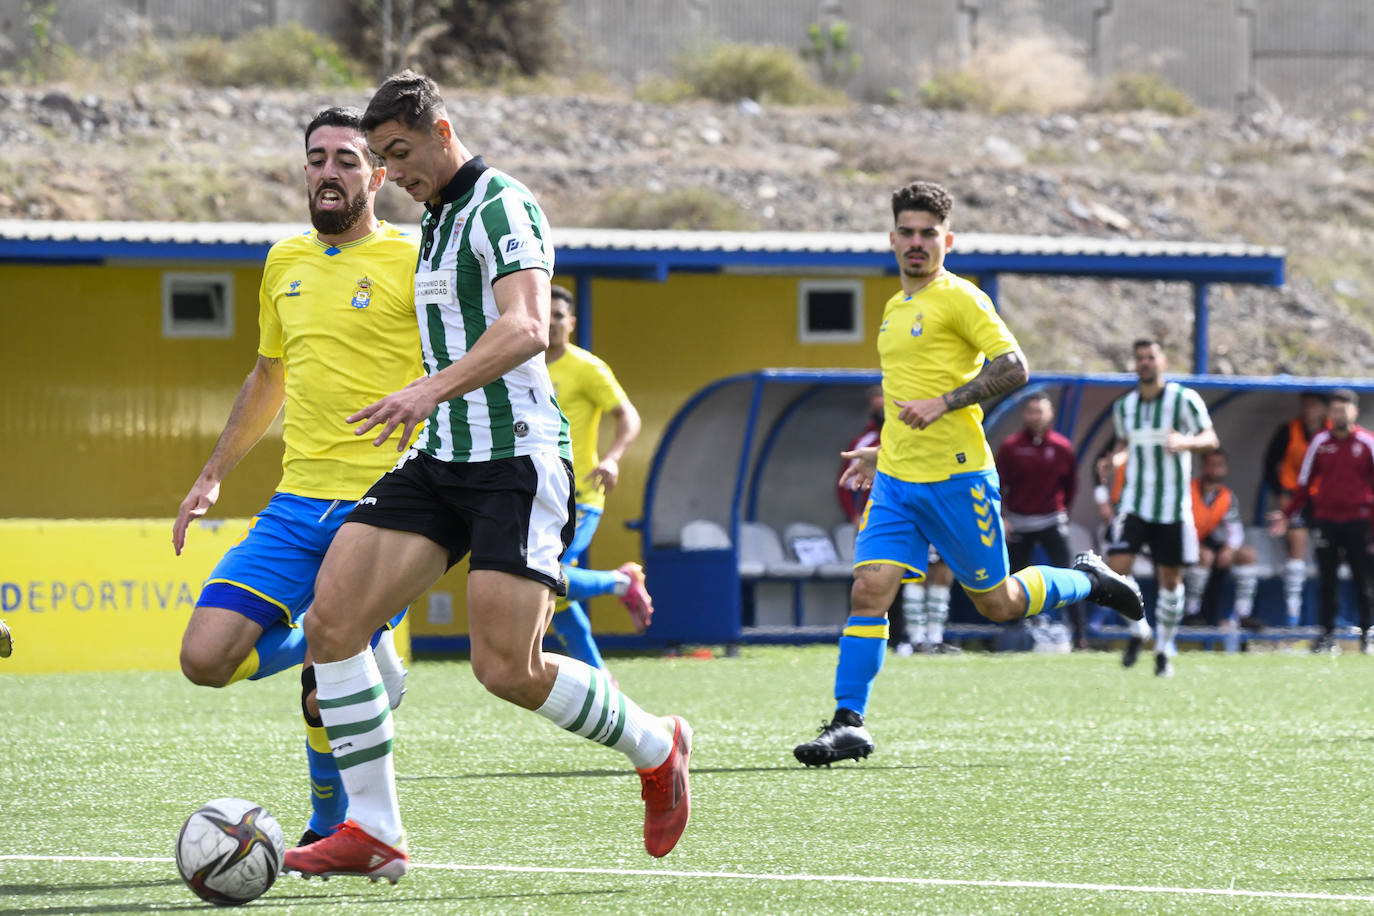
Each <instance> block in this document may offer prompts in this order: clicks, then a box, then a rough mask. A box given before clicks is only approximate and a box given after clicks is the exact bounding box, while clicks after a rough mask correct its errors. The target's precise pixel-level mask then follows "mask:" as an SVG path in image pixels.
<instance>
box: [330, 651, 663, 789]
mask: <svg viewBox="0 0 1374 916" xmlns="http://www.w3.org/2000/svg"><path fill="white" fill-rule="evenodd" d="M551 660H552V661H554V662H555V664H557V665H558V677H557V679H556V680H554V682H553V690H551V691H549V698H548V699H547V700H545V701H544V705H543V706H540V707H539V708H538V709H536V710H535V712H537V713H539V714H540V715H541V716H543V717H544V718H546V719H548V720H549V721H551V722H552V723H553V724H554V725H557V726H558V727H559V728H561V729H564V730H566V731H570V732H572V733H573V734H574V735H581V736H582V737H583V738H590V739H591V740H592V741H595V742H597V743H598V744H604V745H606V746H607V747H610V748H615V749H616V750H617V751H620V752H621V753H622V754H624V755H625V756H626V757H629V758H630V762H631V763H633V764H634V767H635V769H636V770H651V769H653V768H654V767H656V766H658V765H659V764H660V763H662V762H663V761H665V760H667V759H668V754H669V753H671V752H672V750H673V734H672V732H670V731H669V730H668V727H667V726H666V725H664V724H663V720H662V719H660V718H659V717H658V716H651V715H649V714H648V713H647V712H645V711H644V710H642V709H640V708H639V706H638V705H637V704H636V703H635V701H634V700H631V699H630V698H629V697H627V696H625V694H623V693H621V692H620V688H618V687H616V686H615V685H614V684H612V683H611V678H610V675H609V674H607V673H606V672H605V671H602V670H599V669H596V668H593V667H592V666H590V665H588V664H586V663H585V662H580V661H578V660H577V659H575V658H568V657H567V656H562V655H560V656H558V657H557V658H556V659H551ZM348 790H349V794H350V795H351V794H352V792H353V787H352V786H351V785H350V786H349V787H348Z"/></svg>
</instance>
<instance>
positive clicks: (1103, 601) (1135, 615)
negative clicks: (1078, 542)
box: [1073, 550, 1145, 620]
mask: <svg viewBox="0 0 1374 916" xmlns="http://www.w3.org/2000/svg"><path fill="white" fill-rule="evenodd" d="M1073 568H1074V569H1076V570H1078V571H1079V572H1081V573H1083V575H1085V576H1087V577H1088V580H1089V581H1091V582H1092V586H1093V590H1092V591H1091V592H1089V593H1088V600H1089V601H1095V602H1096V603H1098V604H1100V605H1102V606H1103V607H1105V608H1111V609H1112V610H1114V611H1116V612H1117V613H1118V614H1120V615H1121V616H1122V617H1125V618H1126V619H1127V620H1140V619H1141V618H1142V617H1144V616H1145V600H1144V599H1143V598H1141V596H1140V586H1139V585H1136V584H1135V580H1133V579H1129V578H1127V577H1126V576H1123V575H1121V574H1120V573H1118V572H1113V571H1112V569H1111V567H1109V566H1108V565H1107V564H1106V563H1104V562H1102V558H1101V557H1099V556H1098V555H1097V554H1096V553H1094V552H1093V551H1091V550H1085V551H1083V552H1082V553H1080V554H1079V555H1078V556H1076V557H1074V558H1073Z"/></svg>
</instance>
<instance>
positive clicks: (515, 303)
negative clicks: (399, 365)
mask: <svg viewBox="0 0 1374 916" xmlns="http://www.w3.org/2000/svg"><path fill="white" fill-rule="evenodd" d="M491 291H492V294H493V295H494V296H495V298H496V310H497V311H498V312H500V317H499V318H497V319H496V320H495V321H493V322H492V323H491V324H490V325H488V326H487V329H486V330H485V331H483V332H482V336H480V337H478V338H477V342H476V343H474V344H473V345H472V348H471V349H470V350H468V352H467V353H465V354H463V356H462V357H461V358H460V359H458V361H457V362H455V363H453V364H452V365H450V366H448V367H447V368H445V369H443V370H441V371H439V372H436V373H435V374H434V375H431V376H427V377H425V378H422V379H417V380H416V381H413V382H411V383H410V384H409V385H407V386H406V387H404V388H402V389H401V390H400V391H397V392H395V393H393V394H389V395H387V396H386V397H384V398H382V399H381V400H380V401H376V402H374V403H372V404H369V405H367V406H366V407H364V408H363V409H362V410H360V411H358V412H357V413H355V414H352V415H350V416H349V417H347V418H346V422H349V423H358V422H361V423H362V425H361V426H359V427H358V428H357V429H355V430H354V431H353V432H354V433H355V434H356V435H359V436H361V435H364V434H365V433H367V432H369V431H370V430H372V429H374V428H376V427H378V426H380V427H382V431H381V432H380V433H378V434H377V436H376V438H374V439H373V440H372V444H373V445H381V444H382V443H383V442H385V441H386V440H387V439H389V438H391V434H392V433H393V432H395V431H396V429H397V427H400V428H401V429H402V435H401V440H400V441H399V442H398V443H397V444H396V451H398V452H403V451H405V450H406V449H407V448H408V447H409V446H410V442H411V439H412V438H413V436H414V433H415V430H417V429H418V428H419V427H420V424H422V423H424V422H425V420H426V419H427V418H428V417H429V415H430V414H431V413H433V412H434V408H435V407H436V406H438V405H439V404H440V403H441V402H443V401H450V400H452V399H454V398H457V397H462V396H463V395H465V394H467V393H468V392H469V391H474V390H476V389H478V388H481V387H482V386H483V385H486V384H488V383H490V382H494V381H496V380H497V379H498V378H500V377H501V376H503V375H505V374H506V373H507V372H509V371H511V370H512V369H514V368H515V367H516V366H519V365H520V364H521V363H523V362H525V361H526V360H528V359H530V358H531V357H533V356H537V355H538V354H540V353H543V352H544V351H545V350H547V349H548V347H549V275H548V274H547V273H545V272H544V271H542V270H537V269H528V270H519V271H516V272H515V273H509V274H506V275H505V276H504V277H501V278H500V279H499V280H497V281H496V282H495V283H493V284H492V286H491Z"/></svg>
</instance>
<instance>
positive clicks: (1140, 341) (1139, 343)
mask: <svg viewBox="0 0 1374 916" xmlns="http://www.w3.org/2000/svg"><path fill="white" fill-rule="evenodd" d="M1141 347H1159V349H1161V350H1163V349H1164V345H1163V344H1162V343H1160V342H1159V341H1157V340H1155V339H1154V338H1153V337H1137V338H1136V339H1135V340H1133V341H1132V342H1131V352H1132V353H1134V352H1135V351H1136V350H1139V349H1140V348H1141Z"/></svg>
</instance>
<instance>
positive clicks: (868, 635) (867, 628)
mask: <svg viewBox="0 0 1374 916" xmlns="http://www.w3.org/2000/svg"><path fill="white" fill-rule="evenodd" d="M886 657H887V618H886V617H857V616H855V617H850V618H849V620H847V621H846V622H845V625H844V632H843V633H841V635H840V660H839V663H838V664H836V666H835V705H836V706H841V707H843V708H845V709H852V710H854V711H855V712H857V713H858V714H859V715H861V716H862V715H863V714H864V711H865V710H867V709H868V694H869V692H870V691H872V689H873V681H874V679H875V678H876V677H877V676H878V672H879V671H881V670H882V667H883V659H884V658H886Z"/></svg>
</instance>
